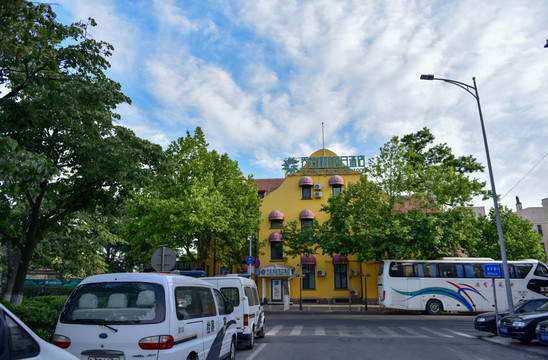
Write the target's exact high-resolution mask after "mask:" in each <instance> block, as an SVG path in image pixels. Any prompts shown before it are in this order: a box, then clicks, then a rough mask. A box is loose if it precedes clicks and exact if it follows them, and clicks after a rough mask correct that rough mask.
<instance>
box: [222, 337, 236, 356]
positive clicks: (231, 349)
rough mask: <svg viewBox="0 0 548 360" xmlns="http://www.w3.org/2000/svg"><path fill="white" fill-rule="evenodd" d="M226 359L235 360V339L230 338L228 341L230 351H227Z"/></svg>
mask: <svg viewBox="0 0 548 360" xmlns="http://www.w3.org/2000/svg"><path fill="white" fill-rule="evenodd" d="M225 359H226V360H236V339H232V341H231V342H230V351H229V352H228V355H227V357H226V358H225Z"/></svg>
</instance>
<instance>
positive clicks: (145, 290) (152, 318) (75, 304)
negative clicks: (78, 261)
mask: <svg viewBox="0 0 548 360" xmlns="http://www.w3.org/2000/svg"><path fill="white" fill-rule="evenodd" d="M164 318H165V296H164V289H163V287H162V286H161V285H159V284H153V283H145V282H101V283H91V284H85V285H81V286H79V287H78V288H76V290H75V291H74V292H73V293H72V295H71V296H70V298H69V300H68V301H67V304H66V305H65V307H64V309H63V312H62V313H61V318H60V321H61V322H63V323H71V324H98V325H105V324H118V325H124V324H152V323H158V322H161V321H163V320H164Z"/></svg>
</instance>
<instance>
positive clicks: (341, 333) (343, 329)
mask: <svg viewBox="0 0 548 360" xmlns="http://www.w3.org/2000/svg"><path fill="white" fill-rule="evenodd" d="M337 330H338V332H339V335H338V336H350V334H349V333H348V330H347V329H346V327H344V326H337Z"/></svg>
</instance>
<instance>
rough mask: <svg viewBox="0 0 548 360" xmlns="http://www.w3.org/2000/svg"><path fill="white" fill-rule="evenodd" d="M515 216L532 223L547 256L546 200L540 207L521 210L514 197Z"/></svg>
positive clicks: (547, 218)
mask: <svg viewBox="0 0 548 360" xmlns="http://www.w3.org/2000/svg"><path fill="white" fill-rule="evenodd" d="M516 214H518V215H519V216H521V217H522V218H524V219H527V220H529V221H530V222H532V223H533V229H534V230H535V231H537V232H538V233H539V234H540V235H542V245H543V246H544V251H546V254H548V198H546V199H542V206H539V207H528V208H523V206H522V204H521V202H520V201H519V197H517V196H516Z"/></svg>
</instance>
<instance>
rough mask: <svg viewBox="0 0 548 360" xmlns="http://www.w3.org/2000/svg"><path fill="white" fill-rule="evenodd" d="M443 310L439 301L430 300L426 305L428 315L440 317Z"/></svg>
mask: <svg viewBox="0 0 548 360" xmlns="http://www.w3.org/2000/svg"><path fill="white" fill-rule="evenodd" d="M442 310H443V306H442V305H441V302H440V301H439V300H428V302H427V303H426V313H427V314H428V315H439V314H440V313H441V311H442Z"/></svg>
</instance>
